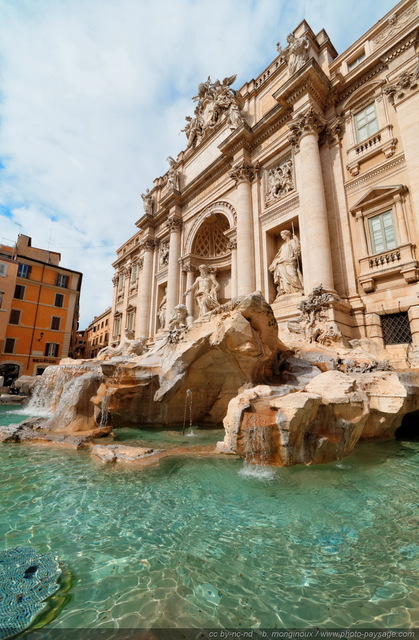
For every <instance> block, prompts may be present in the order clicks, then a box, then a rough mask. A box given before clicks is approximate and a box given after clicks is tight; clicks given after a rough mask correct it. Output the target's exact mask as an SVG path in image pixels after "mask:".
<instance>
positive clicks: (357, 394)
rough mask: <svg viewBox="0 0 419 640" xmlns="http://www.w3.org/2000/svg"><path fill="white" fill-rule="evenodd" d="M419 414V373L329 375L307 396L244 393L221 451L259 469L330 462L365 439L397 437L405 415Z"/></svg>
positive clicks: (257, 390) (228, 421)
mask: <svg viewBox="0 0 419 640" xmlns="http://www.w3.org/2000/svg"><path fill="white" fill-rule="evenodd" d="M284 391H285V395H284ZM418 410H419V372H417V371H412V372H403V373H396V372H388V371H378V372H372V373H363V374H352V375H348V374H345V373H342V372H340V371H326V372H325V373H322V374H320V375H318V376H316V377H314V378H313V379H312V380H311V381H310V382H309V383H308V384H307V385H306V387H305V389H304V390H302V391H295V389H294V390H293V389H289V388H288V389H286V388H285V389H284V387H270V386H267V385H264V386H256V387H253V388H251V389H246V390H244V391H243V392H242V393H241V394H239V395H238V396H237V397H236V398H234V399H233V400H232V401H231V402H230V405H229V407H228V412H227V416H226V418H225V419H224V427H225V430H226V435H225V438H224V441H223V442H222V443H218V445H217V449H218V450H219V451H220V452H222V453H239V454H240V455H241V456H242V457H243V458H246V459H247V460H248V461H250V462H254V463H265V464H273V465H280V466H288V465H293V464H299V463H304V464H317V463H322V462H329V461H332V460H338V459H340V458H342V457H344V456H347V455H348V454H349V453H351V451H352V450H353V448H354V446H355V444H356V443H357V442H358V440H359V439H365V438H380V439H387V438H392V437H394V434H395V431H396V429H397V428H398V427H399V426H400V425H401V422H402V418H403V416H405V415H406V414H408V413H410V412H413V411H418ZM418 432H419V430H418Z"/></svg>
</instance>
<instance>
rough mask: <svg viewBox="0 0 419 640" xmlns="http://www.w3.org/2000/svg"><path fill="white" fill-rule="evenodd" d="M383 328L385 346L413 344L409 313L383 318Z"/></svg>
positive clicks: (402, 312) (393, 314)
mask: <svg viewBox="0 0 419 640" xmlns="http://www.w3.org/2000/svg"><path fill="white" fill-rule="evenodd" d="M381 327H382V329H383V338H384V344H386V345H387V344H406V343H408V344H410V343H411V342H412V333H411V331H410V323H409V317H408V315H407V311H401V312H400V313H390V314H388V315H386V316H381Z"/></svg>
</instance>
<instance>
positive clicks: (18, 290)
mask: <svg viewBox="0 0 419 640" xmlns="http://www.w3.org/2000/svg"><path fill="white" fill-rule="evenodd" d="M14 297H15V298H16V299H17V300H23V298H24V297H25V287H23V286H22V285H21V284H17V285H16V286H15V295H14Z"/></svg>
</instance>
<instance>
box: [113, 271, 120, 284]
mask: <svg viewBox="0 0 419 640" xmlns="http://www.w3.org/2000/svg"><path fill="white" fill-rule="evenodd" d="M118 282H119V275H118V274H117V273H116V274H115V275H114V277H113V278H112V284H113V286H114V287H116V285H117V284H118Z"/></svg>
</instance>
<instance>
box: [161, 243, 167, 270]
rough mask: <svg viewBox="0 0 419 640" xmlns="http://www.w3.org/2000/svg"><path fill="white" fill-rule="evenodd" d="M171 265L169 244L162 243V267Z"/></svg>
mask: <svg viewBox="0 0 419 640" xmlns="http://www.w3.org/2000/svg"><path fill="white" fill-rule="evenodd" d="M168 264H169V242H167V241H166V242H162V244H161V246H160V265H161V266H162V267H165V266H166V265H168Z"/></svg>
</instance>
